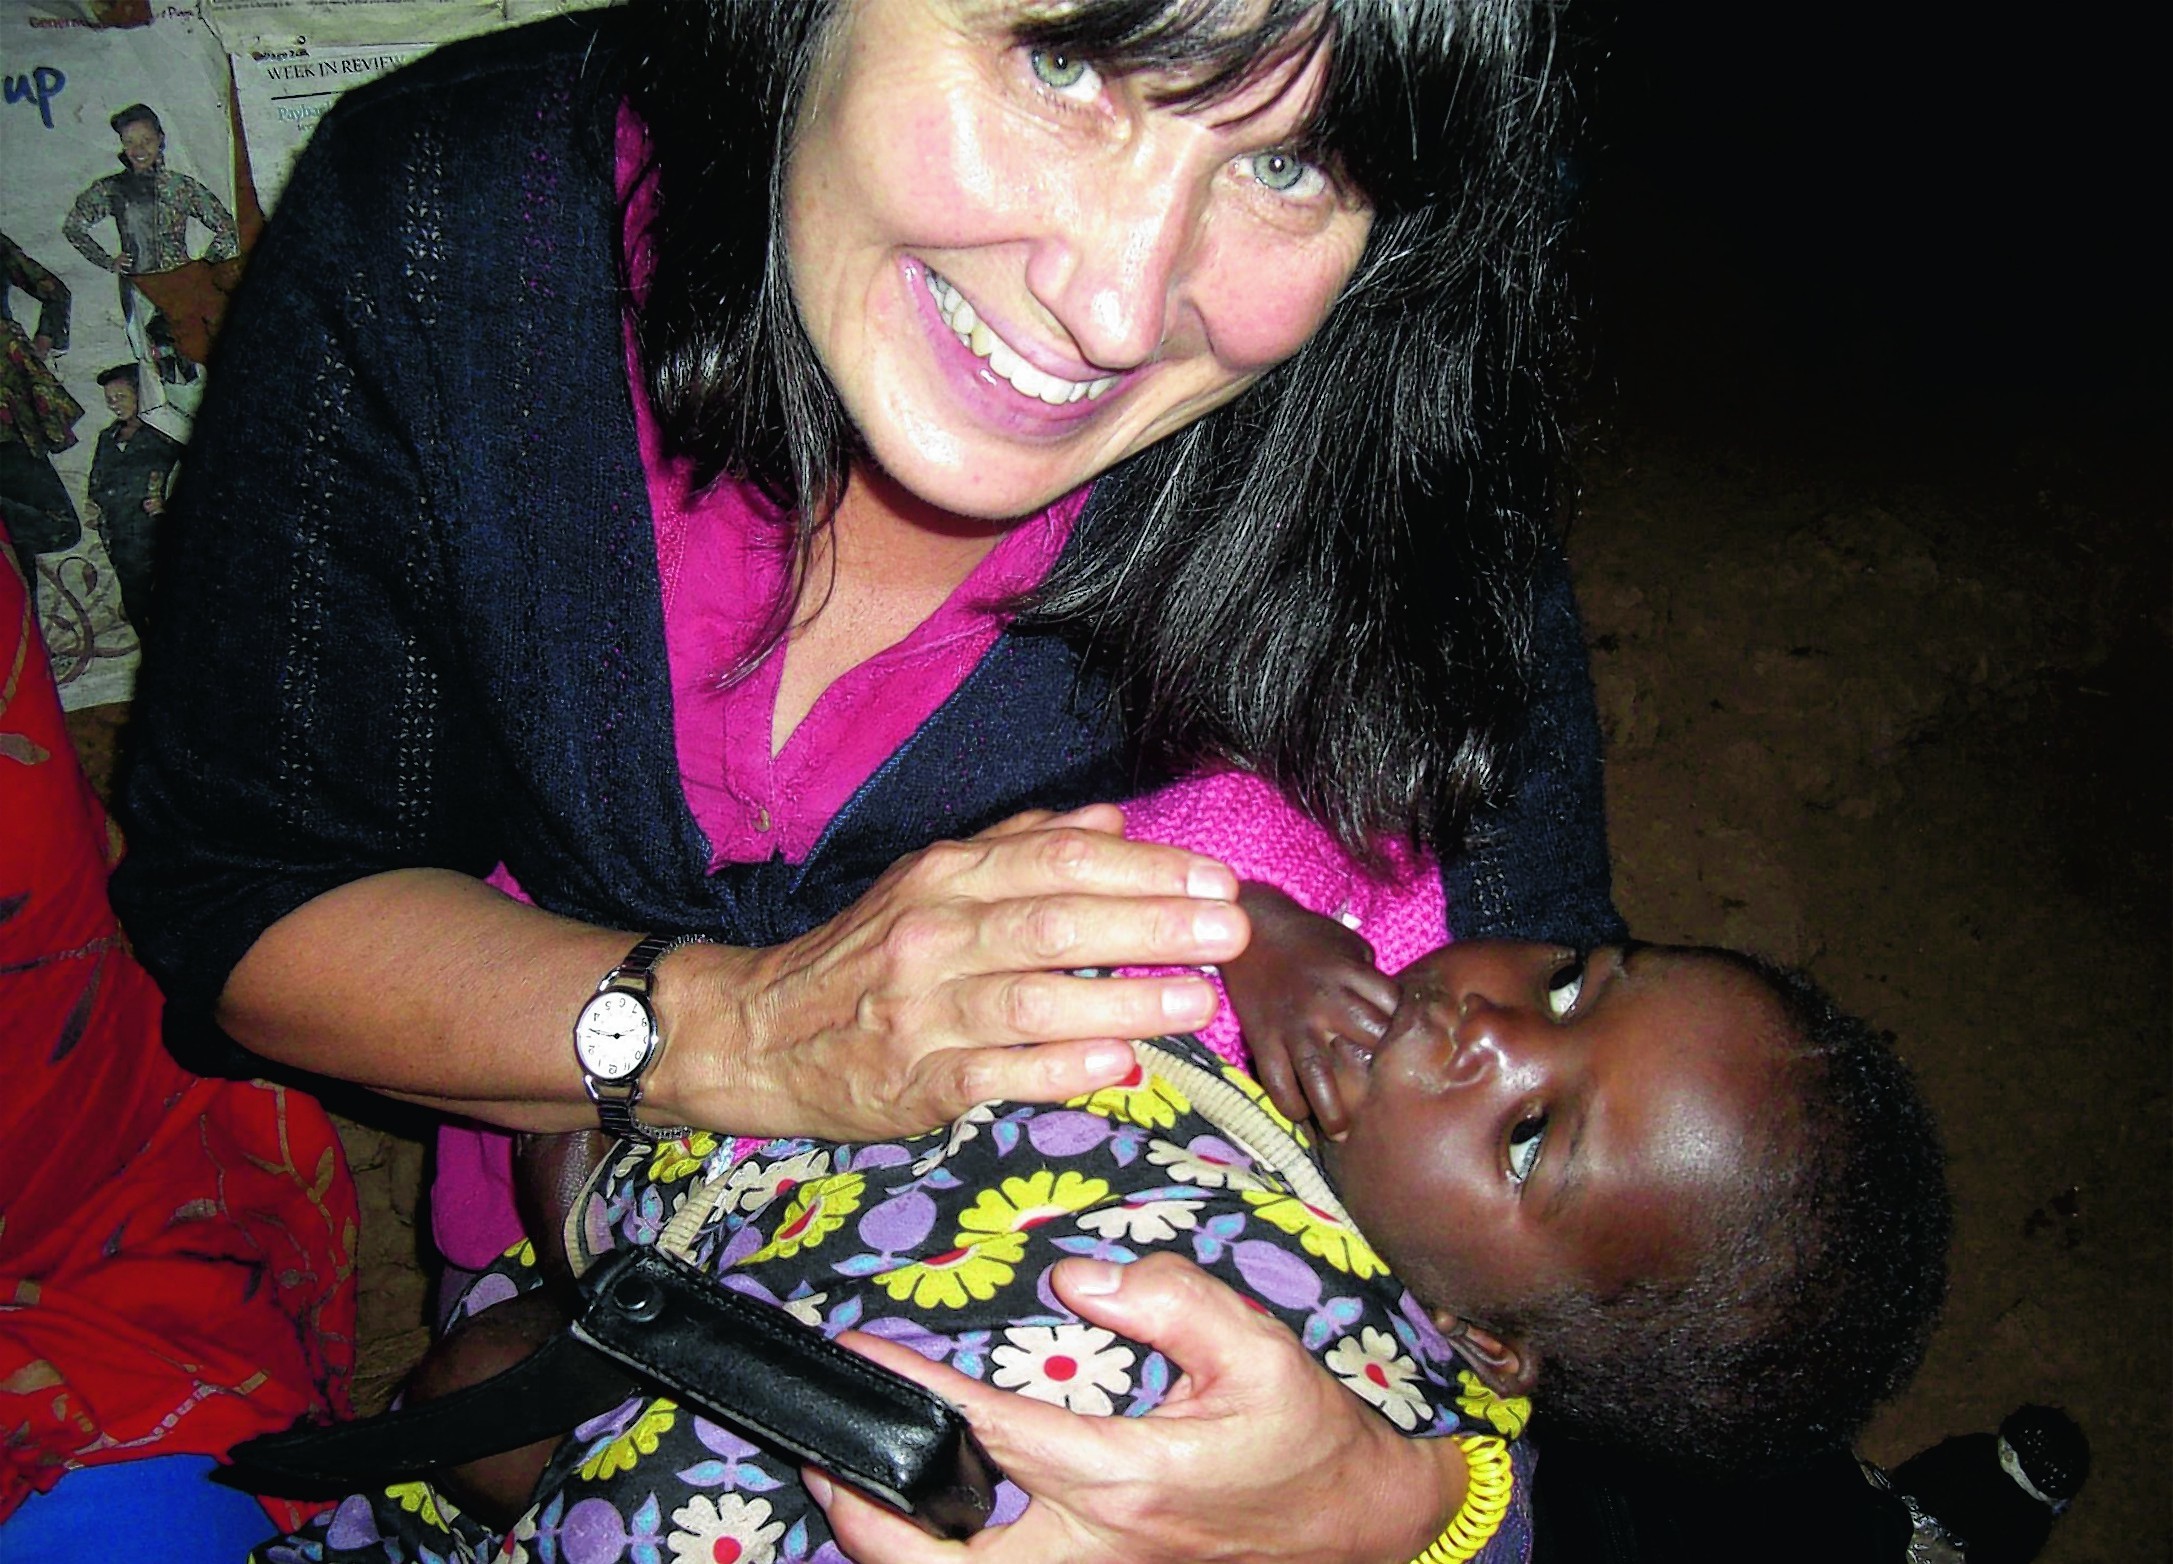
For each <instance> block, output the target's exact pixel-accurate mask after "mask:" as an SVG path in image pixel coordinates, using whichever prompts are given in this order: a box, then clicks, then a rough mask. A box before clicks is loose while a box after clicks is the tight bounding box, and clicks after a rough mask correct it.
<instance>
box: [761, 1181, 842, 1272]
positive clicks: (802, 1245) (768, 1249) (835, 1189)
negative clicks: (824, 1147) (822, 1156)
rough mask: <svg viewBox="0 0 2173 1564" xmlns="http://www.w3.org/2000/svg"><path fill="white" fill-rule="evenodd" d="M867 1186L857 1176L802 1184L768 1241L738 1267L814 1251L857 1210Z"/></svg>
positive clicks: (794, 1193)
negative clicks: (863, 1190)
mask: <svg viewBox="0 0 2173 1564" xmlns="http://www.w3.org/2000/svg"><path fill="white" fill-rule="evenodd" d="M866 1184H867V1180H866V1179H865V1178H863V1177H862V1176H861V1175H860V1174H858V1173H833V1174H831V1175H830V1176H829V1177H828V1178H819V1179H817V1180H815V1182H814V1183H812V1184H802V1185H801V1186H800V1187H799V1188H798V1189H797V1190H796V1191H794V1192H793V1196H792V1203H791V1204H790V1205H788V1206H786V1207H785V1219H784V1220H783V1221H782V1222H780V1223H778V1224H777V1230H776V1231H775V1232H773V1233H771V1234H770V1241H769V1242H768V1243H766V1244H764V1245H763V1246H762V1247H761V1248H760V1249H757V1250H756V1251H755V1252H754V1253H753V1254H751V1255H749V1256H748V1257H747V1258H746V1259H745V1260H743V1261H742V1262H741V1264H743V1265H759V1264H761V1263H762V1262H763V1261H764V1260H782V1259H788V1258H790V1257H791V1256H793V1255H796V1254H798V1253H799V1252H800V1251H801V1250H802V1249H812V1248H814V1247H815V1246H816V1245H817V1244H819V1243H821V1242H822V1241H823V1239H825V1238H827V1237H828V1236H829V1235H830V1234H832V1233H834V1232H836V1231H837V1230H838V1229H839V1228H841V1227H843V1226H844V1225H845V1219H846V1218H847V1217H849V1216H851V1215H852V1214H853V1213H854V1212H855V1211H858V1210H859V1209H860V1192H861V1190H862V1188H863V1187H865V1185H866Z"/></svg>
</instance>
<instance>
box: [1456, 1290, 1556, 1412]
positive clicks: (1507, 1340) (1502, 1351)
mask: <svg viewBox="0 0 2173 1564" xmlns="http://www.w3.org/2000/svg"><path fill="white" fill-rule="evenodd" d="M1433 1319H1434V1326H1435V1328H1436V1329H1437V1330H1439V1331H1440V1332H1441V1334H1442V1335H1444V1336H1446V1337H1448V1339H1449V1340H1450V1341H1451V1342H1452V1343H1453V1344H1454V1345H1455V1347H1456V1350H1457V1351H1458V1352H1459V1353H1460V1354H1462V1356H1463V1358H1464V1360H1465V1361H1466V1362H1468V1363H1469V1364H1470V1365H1471V1368H1472V1372H1473V1373H1475V1374H1477V1375H1478V1376H1479V1378H1481V1379H1483V1380H1484V1381H1486V1386H1487V1388H1488V1389H1489V1390H1491V1391H1493V1392H1494V1394H1495V1395H1497V1396H1528V1395H1530V1394H1531V1393H1532V1386H1533V1384H1534V1383H1535V1382H1536V1381H1537V1380H1538V1378H1539V1357H1538V1355H1537V1354H1536V1353H1534V1352H1533V1351H1532V1350H1531V1349H1530V1348H1529V1347H1527V1346H1526V1345H1525V1344H1524V1343H1523V1342H1522V1341H1519V1340H1518V1339H1516V1338H1515V1337H1513V1336H1498V1335H1496V1334H1495V1333H1494V1332H1493V1331H1490V1330H1488V1329H1487V1328H1486V1327H1485V1326H1484V1325H1480V1324H1476V1323H1474V1322H1473V1321H1471V1320H1467V1319H1465V1318H1464V1317H1463V1316H1462V1315H1461V1314H1457V1313H1455V1312H1453V1311H1452V1310H1449V1309H1435V1310H1434V1311H1433Z"/></svg>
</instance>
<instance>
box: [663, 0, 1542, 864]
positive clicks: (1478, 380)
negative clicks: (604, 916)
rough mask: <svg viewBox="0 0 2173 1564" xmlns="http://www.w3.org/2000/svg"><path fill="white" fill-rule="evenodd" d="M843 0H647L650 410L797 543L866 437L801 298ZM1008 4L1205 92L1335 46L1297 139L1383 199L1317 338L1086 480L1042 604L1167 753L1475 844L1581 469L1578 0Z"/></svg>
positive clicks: (1322, 815) (1338, 814) (1109, 58)
mask: <svg viewBox="0 0 2173 1564" xmlns="http://www.w3.org/2000/svg"><path fill="white" fill-rule="evenodd" d="M850 3H851V0H706V3H702V4H693V3H686V0H654V3H652V4H651V5H650V6H649V8H648V11H647V13H646V15H645V17H643V18H641V21H640V25H641V26H642V27H643V29H644V31H645V33H646V41H645V44H644V46H643V57H642V58H641V60H640V61H639V62H638V63H637V65H636V67H635V81H634V85H633V89H632V90H633V98H634V102H635V106H636V107H637V109H638V110H639V112H640V113H641V114H642V115H643V117H644V119H645V120H646V122H647V124H648V128H649V132H650V135H651V137H652V144H653V146H654V148H655V155H656V160H657V166H658V169H659V175H660V179H659V183H660V211H659V217H658V220H657V223H656V225H655V226H654V227H653V228H652V229H651V239H652V242H653V243H654V246H655V252H654V253H655V258H656V266H655V271H654V281H653V283H652V285H651V288H650V291H649V294H648V296H647V298H646V300H645V302H644V305H643V308H642V311H641V315H640V320H639V326H638V333H639V340H640V344H641V350H642V359H643V366H644V371H645V374H646V377H647V381H648V390H649V394H650V398H651V401H652V403H653V405H654V407H655V409H656V413H657V417H658V420H659V423H660V425H661V426H662V429H663V431H664V436H665V439H666V441H667V443H668V445H669V446H670V447H671V448H672V449H673V450H674V451H675V452H678V453H680V454H683V455H686V456H689V457H691V458H692V459H693V460H694V462H695V464H696V469H697V472H698V474H699V475H700V476H701V477H702V478H704V479H709V478H714V477H716V476H719V475H730V476H732V477H735V478H739V479H744V480H750V481H753V482H755V483H758V484H760V485H761V486H763V488H764V489H766V490H767V491H768V492H769V493H770V494H771V495H772V496H773V497H775V498H777V499H778V500H779V501H780V502H782V503H783V504H784V505H785V506H787V507H788V508H790V509H792V510H793V511H794V512H795V514H796V516H797V517H798V521H799V526H800V529H801V544H802V548H803V550H804V549H806V548H807V547H809V545H810V543H811V540H812V539H813V537H814V536H815V534H816V532H817V530H818V529H819V528H820V527H822V526H823V525H825V524H826V522H827V520H828V518H829V516H830V515H831V514H832V513H833V511H834V509H835V507H836V504H837V502H838V499H839V498H840V496H841V495H842V493H843V490H844V484H845V478H846V473H847V470H848V467H849V465H850V463H851V461H852V459H853V456H854V449H855V448H854V443H853V435H852V431H851V430H850V429H849V427H848V426H847V424H846V421H845V418H844V415H843V413H842V410H841V409H840V407H839V405H838V402H837V398H836V396H835V394H834V392H833V391H832V390H831V388H830V386H829V383H828V381H827V379H826V378H825V377H824V375H823V372H822V369H821V366H820V364H819V363H818V362H817V360H816V357H815V353H814V350H813V348H812V345H811V344H810V343H809V342H808V340H807V338H806V335H805V333H804V331H803V330H802V328H801V326H800V322H799V318H798V315H797V313H796V311H795V308H794V306H793V303H792V299H791V293H790V286H789V282H788V278H787V272H786V267H785V259H784V257H785V244H784V235H783V232H782V223H781V220H780V214H781V212H782V209H783V202H782V188H783V181H784V175H785V166H786V161H787V156H788V154H789V151H790V148H791V143H792V136H793V129H794V115H795V113H796V110H797V107H798V105H799V104H800V102H801V100H802V97H803V95H804V91H805V88H806V85H807V82H808V79H809V76H810V74H811V73H812V72H813V71H814V69H815V68H816V65H817V62H818V61H819V59H820V56H821V51H822V49H823V47H824V44H825V35H826V31H827V28H828V25H829V21H830V19H831V14H832V12H833V11H834V10H838V9H841V8H849V5H850ZM1013 29H1014V32H1015V34H1016V35H1017V37H1018V40H1019V42H1020V43H1022V44H1025V45H1029V46H1033V47H1042V48H1051V49H1059V50H1061V51H1062V52H1064V53H1066V54H1069V55H1072V56H1073V57H1076V58H1086V59H1091V60H1094V61H1095V62H1096V63H1097V64H1099V65H1101V66H1102V67H1103V68H1104V69H1108V70H1113V71H1118V72H1122V71H1125V70H1134V69H1142V68H1154V67H1173V66H1182V67H1184V68H1185V75H1186V81H1187V87H1186V94H1185V95H1186V96H1188V97H1212V96H1214V95H1216V94H1218V93H1222V92H1227V91H1229V90H1231V89H1232V88H1233V87H1235V86H1237V85H1239V84H1241V83H1242V82H1244V81H1245V80H1247V79H1248V77H1249V74H1250V73H1251V72H1253V71H1254V70H1256V69H1258V68H1260V67H1261V66H1262V65H1263V64H1265V63H1267V62H1269V61H1272V60H1275V59H1278V58H1288V51H1289V50H1290V49H1292V48H1299V49H1303V48H1310V47H1314V46H1321V47H1325V48H1326V50H1327V51H1328V71H1327V76H1328V81H1327V86H1326V89H1325V91H1324V93H1323V95H1322V98H1321V101H1320V103H1319V106H1318V109H1317V111H1316V114H1315V116H1314V120H1313V123H1312V126H1311V129H1310V132H1309V135H1308V138H1307V139H1308V146H1307V150H1308V152H1310V153H1312V154H1314V155H1316V156H1319V157H1321V158H1323V159H1325V160H1327V161H1328V162H1330V163H1331V164H1332V166H1333V167H1334V168H1335V169H1336V170H1337V172H1338V175H1339V177H1342V178H1344V179H1346V180H1348V181H1349V182H1350V183H1351V184H1352V185H1353V186H1354V187H1355V188H1356V189H1358V190H1359V191H1361V192H1363V193H1364V195H1365V196H1366V197H1367V198H1368V199H1369V200H1370V201H1371V203H1372V204H1373V207H1374V212H1375V217H1374V223H1373V229H1372V233H1371V235H1370V237H1369V239H1368V242H1367V246H1366V250H1365V253H1364V255H1363V256H1362V258H1361V259H1360V261H1359V263H1358V267H1357V270H1356V272H1355V273H1354V274H1353V276H1352V278H1351V280H1350V282H1349V284H1348V285H1347V286H1346V288H1345V289H1344V291H1343V293H1342V295H1341V297H1340V298H1339V299H1338V300H1337V302H1336V303H1335V305H1334V307H1333V308H1332V309H1331V311H1330V313H1329V315H1328V318H1327V320H1326V321H1325V322H1324V324H1323V325H1322V326H1321V328H1320V330H1319V331H1318V332H1317V333H1316V334H1315V335H1314V336H1313V338H1312V339H1311V340H1310V341H1309V342H1307V343H1306V344H1305V346H1304V347H1302V348H1301V349H1300V350H1299V351H1298V352H1297V354H1295V355H1294V356H1293V357H1292V358H1291V359H1289V360H1288V361H1287V362H1285V363H1284V364H1282V365H1280V366H1279V367H1277V368H1276V369H1274V370H1273V371H1271V372H1269V373H1268V374H1266V375H1264V376H1263V377H1262V378H1261V379H1260V380H1259V381H1257V382H1256V383H1254V384H1253V385H1252V386H1251V387H1249V388H1248V389H1247V390H1246V391H1245V392H1244V393H1243V394H1242V395H1240V396H1239V397H1237V398H1236V399H1235V400H1233V401H1232V402H1231V403H1230V404H1228V405H1227V406H1225V407H1222V408H1220V409H1218V410H1216V411H1215V412H1212V413H1210V414H1208V415H1207V416H1206V417H1204V418H1202V419H1200V420H1199V421H1198V422H1197V423H1195V424H1193V425H1191V426H1190V427H1188V428H1186V429H1184V430H1181V431H1179V432H1178V433H1176V434H1174V435H1172V436H1170V437H1169V438H1167V439H1165V440H1163V441H1162V442H1160V443H1159V444H1157V445H1155V446H1154V447H1152V448H1150V449H1148V450H1146V451H1143V452H1141V453H1140V454H1139V455H1137V456H1135V457H1133V458H1131V459H1130V460H1128V461H1126V462H1124V463H1122V464H1121V465H1119V466H1118V467H1117V468H1115V469H1114V470H1112V471H1111V472H1109V473H1107V474H1105V475H1104V476H1103V477H1102V478H1101V479H1099V480H1097V486H1096V493H1095V498H1094V503H1093V504H1091V505H1090V506H1089V507H1088V510H1087V513H1086V515H1085V517H1084V518H1082V520H1081V522H1080V534H1079V536H1078V537H1077V538H1076V539H1075V544H1074V546H1073V547H1072V548H1070V549H1069V550H1067V552H1066V554H1065V556H1064V558H1063V559H1062V560H1061V561H1060V562H1059V563H1058V565H1057V567H1056V569H1055V570H1054V571H1053V572H1052V573H1051V575H1050V577H1049V579H1048V580H1047V581H1046V582H1045V583H1044V584H1043V585H1042V587H1041V588H1040V589H1039V590H1038V591H1037V592H1035V593H1034V594H1032V595H1031V597H1030V598H1029V599H1028V600H1027V601H1026V603H1025V604H1023V605H1022V608H1023V612H1022V617H1021V623H1022V625H1024V626H1027V627H1039V628H1042V629H1047V630H1054V631H1059V632H1061V633H1064V634H1067V635H1070V636H1072V637H1074V638H1076V639H1078V640H1079V641H1081V642H1082V643H1083V644H1084V645H1085V647H1086V648H1087V650H1088V652H1089V654H1090V655H1092V656H1094V657H1096V658H1097V659H1099V660H1100V661H1102V662H1103V664H1104V665H1105V666H1107V667H1109V668H1110V669H1111V670H1112V671H1113V672H1114V674H1115V675H1116V681H1115V682H1116V688H1117V690H1118V691H1119V695H1120V699H1121V700H1122V702H1123V706H1124V713H1123V715H1124V719H1125V722H1126V724H1127V731H1129V732H1130V733H1132V734H1133V735H1134V736H1135V737H1136V738H1137V739H1138V741H1139V742H1140V744H1141V746H1142V750H1143V753H1144V755H1145V756H1146V757H1147V758H1148V759H1149V760H1150V761H1151V762H1153V763H1156V764H1158V765H1160V766H1162V767H1167V768H1171V769H1178V770H1182V769H1185V768H1187V767H1190V766H1193V765H1197V764H1200V763H1202V762H1207V761H1225V762H1230V763H1234V764H1238V765H1242V766H1244V767H1246V768H1247V769H1250V770H1252V771H1255V772H1257V773H1259V774H1260V775H1262V776H1263V777H1265V778H1266V779H1267V780H1269V781H1271V782H1273V783H1274V784H1276V785H1277V786H1278V787H1279V788H1280V789H1281V790H1282V791H1283V792H1284V793H1285V794H1286V795H1287V796H1289V797H1291V798H1292V799H1294V800H1295V801H1296V802H1297V803H1298V804H1299V805H1300V806H1301V807H1303V808H1304V809H1305V810H1306V812H1307V813H1309V814H1310V815H1312V816H1313V817H1314V818H1315V819H1317V820H1319V821H1320V822H1321V823H1322V824H1323V825H1325V826H1327V827H1328V828H1329V829H1331V830H1333V831H1334V832H1335V833H1336V835H1337V836H1338V837H1339V838H1340V839H1341V840H1342V841H1343V842H1344V843H1345V844H1346V846H1349V847H1351V848H1353V849H1354V850H1357V851H1360V852H1365V851H1367V850H1368V848H1369V845H1370V844H1371V843H1373V842H1375V841H1377V840H1379V839H1381V838H1383V837H1387V836H1402V837H1405V838H1409V839H1413V840H1431V841H1434V842H1437V843H1441V844H1444V845H1446V846H1451V847H1453V845H1454V843H1455V841H1456V840H1457V838H1458V836H1459V835H1460V832H1461V828H1462V824H1463V821H1464V820H1465V818H1466V816H1467V815H1468V813H1469V811H1470V810H1471V808H1472V807H1473V806H1474V805H1476V804H1478V803H1479V802H1481V801H1483V800H1485V799H1487V798H1489V797H1491V796H1495V795H1497V794H1498V793H1499V792H1500V791H1502V790H1503V788H1504V786H1505V784H1506V783H1507V782H1508V781H1509V780H1510V779H1509V777H1508V764H1507V761H1508V755H1509V749H1510V744H1511V740H1512V737H1513V734H1514V731H1515V727H1516V722H1517V718H1518V717H1519V715H1520V714H1521V712H1522V710H1523V706H1524V703H1525V700H1526V698H1527V680H1528V665H1529V661H1530V643H1531V625H1532V618H1533V597H1534V589H1533V577H1534V572H1535V569H1536V567H1537V563H1538V560H1539V558H1540V557H1541V553H1542V550H1543V549H1544V547H1545V537H1546V532H1547V527H1548V524H1549V521H1550V519H1551V514H1552V509H1553V504H1554V498H1555V485H1556V480H1557V475H1558V465H1559V449H1558V440H1557V433H1556V427H1555V423H1554V417H1553V396H1552V387H1551V384H1550V381H1551V378H1552V371H1553V369H1554V367H1555V361H1556V354H1555V347H1554V339H1555V333H1556V327H1557V324H1558V322H1559V320H1560V318H1561V315H1562V311H1561V308H1560V305H1559V292H1560V290H1559V287H1558V281H1557V279H1558V268H1557V262H1556V257H1555V251H1556V249H1557V248H1558V246H1557V244H1556V242H1555V241H1556V238H1557V232H1556V231H1557V228H1558V226H1559V212H1560V203H1559V200H1558V197H1557V182H1556V179H1555V166H1556V165H1555V159H1556V155H1557V153H1558V151H1559V141H1560V131H1561V128H1562V125H1563V122H1564V119H1565V112H1564V103H1565V93H1564V90H1563V86H1562V83H1561V80H1560V73H1559V71H1558V70H1557V68H1556V62H1555V58H1554V50H1555V4H1554V0H1267V3H1266V4H1265V5H1262V4H1259V3H1256V0H1078V3H1071V4H1063V5H1056V6H1050V7H1048V8H1046V9H1038V10H1037V9H1033V8H1030V7H1028V8H1022V11H1021V14H1020V17H1019V19H1018V20H1017V21H1015V22H1014V23H1013ZM777 628H778V629H779V630H781V629H782V620H780V621H779V622H778V626H777Z"/></svg>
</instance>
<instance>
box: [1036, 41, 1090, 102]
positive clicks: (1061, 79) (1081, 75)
mask: <svg viewBox="0 0 2173 1564" xmlns="http://www.w3.org/2000/svg"><path fill="white" fill-rule="evenodd" d="M1026 63H1027V64H1028V65H1030V66H1032V67H1033V72H1034V79H1035V80H1036V81H1038V82H1040V83H1041V85H1042V86H1044V87H1046V88H1048V89H1049V90H1050V91H1051V92H1053V93H1055V94H1056V95H1057V96H1058V97H1061V98H1070V99H1072V100H1074V101H1075V102H1079V103H1092V102H1093V101H1094V100H1095V98H1097V97H1099V96H1100V95H1101V90H1102V76H1101V72H1099V71H1097V70H1096V69H1095V68H1094V67H1093V66H1091V65H1089V64H1087V62H1086V61H1084V60H1082V59H1080V58H1079V57H1078V56H1077V55H1076V54H1066V53H1064V52H1063V51H1062V50H1061V49H1030V50H1028V51H1027V54H1026Z"/></svg>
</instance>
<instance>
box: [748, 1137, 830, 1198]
mask: <svg viewBox="0 0 2173 1564" xmlns="http://www.w3.org/2000/svg"><path fill="white" fill-rule="evenodd" d="M829 1172H830V1153H829V1151H828V1150H814V1151H802V1152H799V1153H797V1154H795V1155H793V1156H790V1157H779V1158H778V1159H777V1160H776V1161H775V1162H760V1161H757V1160H756V1159H754V1158H752V1157H749V1158H748V1159H747V1160H746V1161H744V1162H742V1163H740V1164H739V1165H738V1166H737V1167H735V1168H733V1169H732V1171H731V1172H730V1173H729V1174H727V1175H725V1182H724V1187H725V1189H726V1191H727V1192H728V1193H727V1195H726V1198H725V1201H724V1209H725V1210H727V1211H759V1210H761V1209H762V1208H763V1207H764V1206H766V1205H768V1204H769V1203H770V1202H771V1201H772V1200H775V1199H776V1198H777V1197H778V1196H779V1195H781V1194H784V1193H785V1192H786V1191H788V1190H791V1189H793V1188H795V1187H797V1186H799V1185H801V1184H805V1183H807V1182H808V1181H809V1180H810V1179H818V1178H823V1177H826V1176H828V1174H829Z"/></svg>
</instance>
